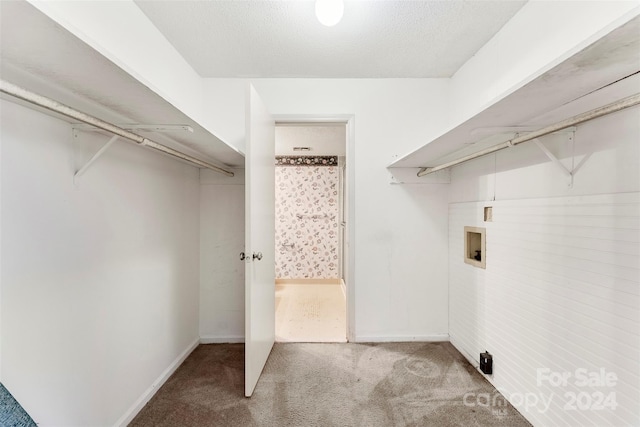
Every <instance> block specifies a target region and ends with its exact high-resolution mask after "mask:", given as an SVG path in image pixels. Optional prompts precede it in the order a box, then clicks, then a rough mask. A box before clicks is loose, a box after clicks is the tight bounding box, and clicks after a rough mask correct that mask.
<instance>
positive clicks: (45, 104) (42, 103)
mask: <svg viewBox="0 0 640 427" xmlns="http://www.w3.org/2000/svg"><path fill="white" fill-rule="evenodd" d="M0 92H2V93H5V94H7V95H11V96H13V97H15V98H18V99H21V100H23V101H26V102H29V103H31V104H34V105H37V106H39V107H42V108H46V109H47V110H51V111H53V112H56V113H59V114H62V115H64V116H67V117H70V118H72V119H75V120H78V121H81V122H83V123H86V124H88V125H91V126H95V127H97V128H99V129H102V130H105V131H107V132H110V133H112V134H114V135H118V136H121V137H122V138H125V139H128V140H129V141H133V142H135V143H136V144H138V145H141V146H144V147H149V148H153V149H154V150H157V151H161V152H163V153H165V154H168V155H170V156H173V157H177V158H179V159H181V160H185V161H187V162H189V163H191V164H194V165H196V166H199V167H202V168H207V169H211V170H213V171H216V172H219V173H221V174H224V175H226V176H233V172H231V171H228V170H226V169H223V168H221V167H219V166H216V165H212V164H211V163H208V162H205V161H203V160H199V159H196V158H195V157H191V156H189V155H188V154H185V153H182V152H180V151H178V150H174V149H173V148H169V147H167V146H165V145H162V144H159V143H157V142H154V141H152V140H150V139H148V138H145V137H143V136H140V135H138V134H135V133H133V132H130V131H128V130H126V129H122V128H121V127H118V126H116V125H114V124H112V123H109V122H105V121H104V120H100V119H98V118H97V117H93V116H91V115H89V114H86V113H83V112H82V111H78V110H75V109H73V108H71V107H69V106H67V105H64V104H61V103H59V102H57V101H55V100H53V99H51V98H47V97H45V96H42V95H38V94H37V93H33V92H31V91H29V90H27V89H24V88H21V87H20V86H16V85H14V84H12V83H9V82H7V81H5V80H2V79H0Z"/></svg>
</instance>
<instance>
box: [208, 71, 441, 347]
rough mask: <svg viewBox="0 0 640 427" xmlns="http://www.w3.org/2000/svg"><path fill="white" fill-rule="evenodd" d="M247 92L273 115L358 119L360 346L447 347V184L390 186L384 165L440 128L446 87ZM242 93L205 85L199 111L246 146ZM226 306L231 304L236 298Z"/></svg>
mask: <svg viewBox="0 0 640 427" xmlns="http://www.w3.org/2000/svg"><path fill="white" fill-rule="evenodd" d="M252 83H253V84H254V86H255V87H256V89H257V91H258V92H259V94H260V95H261V97H262V98H263V100H264V101H265V103H266V105H267V107H268V108H269V109H270V111H271V112H272V113H273V114H276V115H306V116H308V117H310V116H327V115H337V114H344V115H353V116H354V121H353V122H354V126H355V141H354V142H353V146H352V147H350V148H348V150H347V161H348V162H352V163H350V164H349V165H348V167H347V173H348V174H354V179H353V180H352V185H353V186H354V188H353V193H352V194H353V195H354V199H355V204H354V205H353V209H354V211H355V221H354V222H353V224H351V225H352V226H354V227H355V241H354V242H352V243H353V244H354V245H355V248H356V249H355V250H356V257H355V258H356V259H355V283H354V284H353V285H354V287H355V289H354V291H355V315H356V319H355V327H356V330H355V335H356V339H357V340H360V341H364V340H384V339H394V340H403V339H432V338H442V337H445V338H446V334H447V330H448V326H447V303H446V301H447V269H446V260H447V254H446V250H445V247H446V244H447V242H446V224H447V188H446V185H439V184H431V185H405V186H402V185H390V184H389V183H390V181H391V179H390V175H389V173H388V172H387V170H386V166H387V165H388V164H389V163H391V161H392V160H393V159H394V156H397V155H399V154H402V153H404V152H407V151H409V148H410V147H413V146H415V145H418V144H419V143H421V142H423V141H424V140H425V139H426V135H429V134H432V133H433V132H434V131H435V129H437V128H438V127H439V126H440V125H441V124H442V122H443V121H446V111H445V109H443V108H442V103H443V102H444V101H445V99H446V95H447V88H448V81H447V80H446V79H434V80H412V79H400V80H393V79H389V80H362V79H357V80H341V79H331V80H315V79H266V80H254V81H252ZM245 86H246V81H245V80H233V79H208V80H206V81H205V102H206V104H205V108H206V109H208V111H210V112H211V115H215V116H216V120H218V122H219V123H220V126H219V127H218V128H217V130H216V131H217V133H218V135H219V136H220V137H222V138H223V139H225V140H227V141H243V140H244V101H243V99H244V90H245ZM416 94H424V96H416ZM425 242H428V244H425ZM203 256H208V255H206V254H205V255H203ZM349 285H351V284H349ZM221 297H222V296H221ZM227 298H228V300H229V301H230V304H231V305H234V304H235V302H234V301H235V299H234V298H237V295H227Z"/></svg>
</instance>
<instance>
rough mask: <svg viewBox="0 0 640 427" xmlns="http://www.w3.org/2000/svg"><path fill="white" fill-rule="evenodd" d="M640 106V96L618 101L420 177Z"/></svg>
mask: <svg viewBox="0 0 640 427" xmlns="http://www.w3.org/2000/svg"><path fill="white" fill-rule="evenodd" d="M638 104H640V94H636V95H632V96H629V97H627V98H624V99H621V100H618V101H616V102H612V103H611V104H607V105H605V106H603V107H600V108H596V109H594V110H591V111H587V112H585V113H582V114H578V115H577V116H573V117H571V118H568V119H566V120H563V121H560V122H558V123H555V124H552V125H550V126H547V127H544V128H542V129H538V130H537V131H534V132H530V133H527V134H526V135H522V136H518V137H516V138H513V139H510V140H509V141H507V142H503V143H501V144H497V145H494V146H491V147H489V148H485V149H484V150H480V151H478V152H477V153H473V154H469V155H468V156H465V157H461V158H459V159H457V160H452V161H450V162H447V163H443V164H441V165H438V166H434V167H426V168H422V169H420V171H419V172H418V176H419V177H421V176H425V175H428V174H430V173H434V172H437V171H439V170H442V169H447V168H450V167H452V166H456V165H459V164H460V163H464V162H467V161H469V160H473V159H476V158H478V157H481V156H485V155H487V154H491V153H495V152H496V151H500V150H503V149H505V148H509V147H512V146H514V145H518V144H522V143H523V142H527V141H531V140H532V139H536V138H539V137H541V136H544V135H548V134H550V133H553V132H557V131H559V130H562V129H566V128H568V127H571V126H575V125H578V124H580V123H584V122H586V121H589V120H593V119H596V118H598V117H601V116H605V115H607V114H611V113H615V112H616V111H620V110H624V109H625V108H629V107H633V106H634V105H638Z"/></svg>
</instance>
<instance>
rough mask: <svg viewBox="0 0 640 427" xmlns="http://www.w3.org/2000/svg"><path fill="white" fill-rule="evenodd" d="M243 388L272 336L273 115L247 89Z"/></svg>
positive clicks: (247, 390)
mask: <svg viewBox="0 0 640 427" xmlns="http://www.w3.org/2000/svg"><path fill="white" fill-rule="evenodd" d="M246 109H247V111H246V159H245V185H246V187H245V194H246V196H245V197H246V199H245V202H246V205H245V233H246V237H245V254H246V257H247V259H246V261H247V262H246V264H245V350H244V351H245V356H244V360H245V362H244V370H245V374H244V378H245V386H244V394H245V396H247V397H249V396H251V395H252V394H253V390H254V389H255V388H256V384H257V383H258V379H259V378H260V374H261V373H262V369H263V368H264V365H265V363H266V362H267V358H268V357H269V353H270V352H271V348H272V347H273V343H274V342H275V121H274V120H273V117H271V114H269V111H267V108H266V107H265V106H264V103H263V102H262V100H261V99H260V97H259V96H258V93H257V92H256V90H255V89H254V87H253V86H252V85H249V87H248V89H247V103H246Z"/></svg>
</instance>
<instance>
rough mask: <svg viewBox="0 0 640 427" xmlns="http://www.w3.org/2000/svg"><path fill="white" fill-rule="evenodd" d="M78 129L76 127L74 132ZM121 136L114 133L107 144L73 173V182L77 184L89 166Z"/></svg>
mask: <svg viewBox="0 0 640 427" xmlns="http://www.w3.org/2000/svg"><path fill="white" fill-rule="evenodd" d="M75 132H76V130H75V129H74V133H75ZM118 138H120V137H119V136H118V135H113V136H112V137H111V138H110V139H109V141H107V143H106V144H104V145H103V146H102V147H101V148H100V149H99V150H98V151H97V152H96V153H95V154H94V155H93V156H92V157H91V158H90V159H89V160H88V161H87V163H85V164H84V166H82V167H81V168H80V169H78V170H77V171H76V173H75V174H73V183H74V184H77V183H78V179H79V178H80V177H81V176H82V175H83V174H84V173H85V172H86V171H87V169H89V167H90V166H91V165H92V164H93V163H94V162H95V161H96V160H98V158H100V156H102V155H103V154H104V153H105V152H106V151H107V150H108V149H109V147H111V145H113V143H114V142H116V141H117V140H118Z"/></svg>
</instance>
